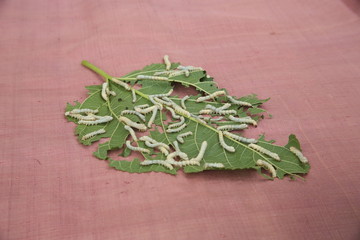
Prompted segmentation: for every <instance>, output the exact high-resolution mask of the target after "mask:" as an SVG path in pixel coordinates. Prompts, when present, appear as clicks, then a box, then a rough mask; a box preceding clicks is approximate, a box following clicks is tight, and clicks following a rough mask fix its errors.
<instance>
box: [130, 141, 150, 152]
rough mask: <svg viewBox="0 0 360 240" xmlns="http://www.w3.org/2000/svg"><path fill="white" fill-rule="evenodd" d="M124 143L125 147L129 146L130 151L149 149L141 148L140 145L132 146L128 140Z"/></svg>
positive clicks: (145, 150) (147, 150)
mask: <svg viewBox="0 0 360 240" xmlns="http://www.w3.org/2000/svg"><path fill="white" fill-rule="evenodd" d="M125 144H126V147H127V148H129V149H130V150H132V151H137V152H144V153H150V150H149V149H146V148H142V147H134V146H132V145H131V143H130V141H129V140H128V141H126V142H125Z"/></svg>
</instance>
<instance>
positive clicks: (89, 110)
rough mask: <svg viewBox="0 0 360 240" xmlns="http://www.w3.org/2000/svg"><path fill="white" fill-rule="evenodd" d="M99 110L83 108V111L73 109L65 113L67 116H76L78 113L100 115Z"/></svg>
mask: <svg viewBox="0 0 360 240" xmlns="http://www.w3.org/2000/svg"><path fill="white" fill-rule="evenodd" d="M98 112H99V110H97V109H95V110H93V109H88V108H83V109H73V110H71V111H69V112H66V113H65V116H68V115H70V114H76V113H98Z"/></svg>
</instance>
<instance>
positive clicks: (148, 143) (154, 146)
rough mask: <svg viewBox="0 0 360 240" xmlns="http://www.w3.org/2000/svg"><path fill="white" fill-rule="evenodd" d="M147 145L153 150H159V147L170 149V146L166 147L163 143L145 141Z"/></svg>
mask: <svg viewBox="0 0 360 240" xmlns="http://www.w3.org/2000/svg"><path fill="white" fill-rule="evenodd" d="M145 145H146V146H148V147H151V148H156V147H157V148H158V147H166V148H168V147H169V146H168V145H166V144H165V143H161V142H156V143H152V142H149V141H145Z"/></svg>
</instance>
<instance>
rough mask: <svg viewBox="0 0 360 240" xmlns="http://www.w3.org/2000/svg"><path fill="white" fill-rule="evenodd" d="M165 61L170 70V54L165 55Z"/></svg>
mask: <svg viewBox="0 0 360 240" xmlns="http://www.w3.org/2000/svg"><path fill="white" fill-rule="evenodd" d="M164 63H165V66H166V70H170V68H171V62H170V59H169V56H168V55H165V56H164Z"/></svg>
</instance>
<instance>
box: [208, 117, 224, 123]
mask: <svg viewBox="0 0 360 240" xmlns="http://www.w3.org/2000/svg"><path fill="white" fill-rule="evenodd" d="M223 119H224V117H218V118H212V119H210V122H217V121H221V120H223Z"/></svg>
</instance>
